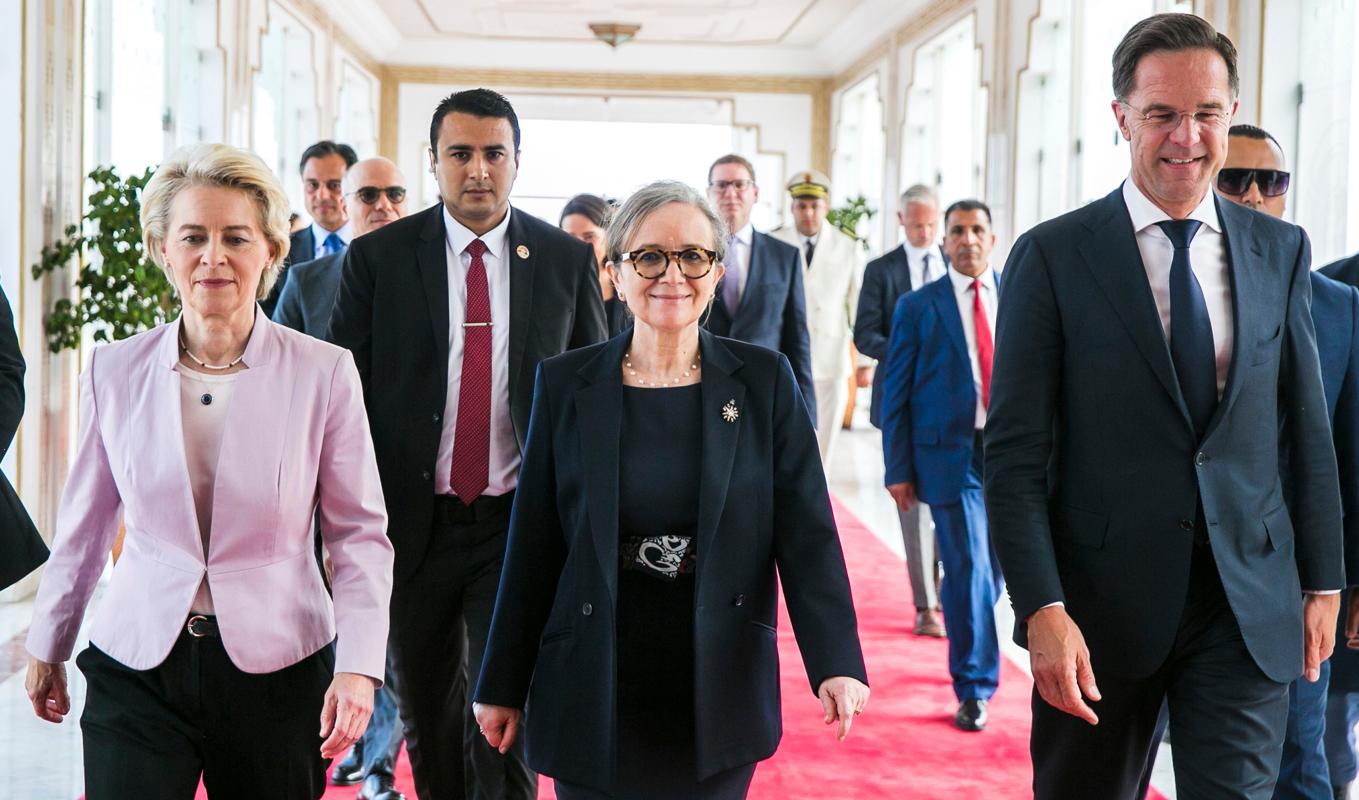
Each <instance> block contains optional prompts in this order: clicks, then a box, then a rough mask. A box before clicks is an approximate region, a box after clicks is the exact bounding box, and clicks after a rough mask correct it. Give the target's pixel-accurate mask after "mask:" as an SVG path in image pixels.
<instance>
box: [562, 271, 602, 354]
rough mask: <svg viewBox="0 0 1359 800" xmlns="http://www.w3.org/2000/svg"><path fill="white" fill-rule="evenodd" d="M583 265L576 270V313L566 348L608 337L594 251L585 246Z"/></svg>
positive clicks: (583, 345)
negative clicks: (577, 276)
mask: <svg viewBox="0 0 1359 800" xmlns="http://www.w3.org/2000/svg"><path fill="white" fill-rule="evenodd" d="M586 250H587V253H586V258H585V261H584V264H583V266H582V267H581V268H580V269H579V270H577V274H578V275H579V276H580V278H579V280H578V281H577V283H576V313H575V314H574V315H573V319H574V320H575V321H574V323H573V324H572V328H571V339H570V344H569V345H568V347H567V349H568V350H574V349H576V348H577V347H585V346H587V345H592V344H596V343H598V342H602V341H604V340H605V339H607V338H609V318H608V315H607V314H605V313H604V295H602V294H601V293H600V291H599V267H598V266H597V265H596V264H595V256H594V251H592V250H590V249H589V248H586Z"/></svg>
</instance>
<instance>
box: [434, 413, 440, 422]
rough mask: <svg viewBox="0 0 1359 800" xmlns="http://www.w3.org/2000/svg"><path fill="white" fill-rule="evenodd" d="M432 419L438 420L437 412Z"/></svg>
mask: <svg viewBox="0 0 1359 800" xmlns="http://www.w3.org/2000/svg"><path fill="white" fill-rule="evenodd" d="M434 421H435V422H438V421H439V415H438V414H435V415H434Z"/></svg>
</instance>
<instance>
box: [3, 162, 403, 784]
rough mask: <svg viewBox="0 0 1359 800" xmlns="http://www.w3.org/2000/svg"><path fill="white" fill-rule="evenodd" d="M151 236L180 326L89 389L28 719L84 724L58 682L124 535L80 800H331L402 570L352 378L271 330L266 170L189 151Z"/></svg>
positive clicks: (172, 171)
mask: <svg viewBox="0 0 1359 800" xmlns="http://www.w3.org/2000/svg"><path fill="white" fill-rule="evenodd" d="M141 218H142V227H143V229H144V236H145V242H146V246H147V251H148V252H150V253H152V255H153V257H154V258H155V260H156V261H157V263H158V264H160V265H161V267H162V268H163V269H164V270H165V271H166V273H167V275H168V276H169V277H170V279H171V281H172V282H173V284H174V286H175V288H176V291H177V292H178V294H179V296H180V298H181V300H182V301H183V313H182V314H181V315H180V317H179V319H178V320H176V321H174V322H171V323H168V324H166V325H162V326H160V327H158V328H156V329H154V330H151V331H148V332H146V333H143V334H140V335H137V336H133V337H132V338H130V339H126V340H124V341H121V342H117V343H115V344H110V345H106V346H103V347H100V348H99V349H97V350H96V351H95V352H94V354H93V357H92V358H91V361H90V365H89V368H88V369H87V370H86V371H85V373H84V374H83V375H82V376H81V383H80V410H81V423H80V434H79V440H78V447H77V453H76V457H75V460H74V462H73V465H72V469H71V474H70V477H69V479H68V480H67V484H66V489H65V492H64V493H63V495H62V500H61V509H60V512H59V514H58V516H57V532H56V537H55V542H54V549H53V553H52V558H51V560H50V561H49V563H48V567H47V571H46V574H45V575H44V576H43V581H42V585H41V586H40V588H39V590H38V598H37V603H36V607H35V609H34V619H33V624H32V627H31V629H30V632H29V636H28V652H29V654H30V660H29V668H28V676H27V682H26V683H27V689H28V693H29V697H30V699H31V700H32V702H33V708H34V711H35V712H36V713H37V714H38V716H39V717H41V718H43V719H46V720H49V721H52V722H60V721H61V720H62V718H63V716H64V715H65V714H67V713H68V712H69V711H70V699H69V696H68V693H67V687H66V672H65V667H64V662H65V661H66V660H67V659H68V658H70V656H71V651H72V649H73V647H74V645H75V642H76V639H77V637H78V634H79V632H80V628H81V620H82V617H83V616H84V611H85V607H86V605H87V604H88V603H89V600H90V595H91V593H92V592H93V591H94V588H95V585H96V582H97V581H98V579H99V576H100V574H101V573H102V571H103V569H104V565H105V562H106V561H107V559H108V553H109V549H110V546H111V544H112V542H113V539H114V536H115V533H116V531H117V529H118V524H119V522H120V521H121V522H122V523H123V524H124V525H125V526H126V529H127V535H126V539H125V543H124V546H123V552H122V556H121V558H120V559H119V561H118V563H117V565H116V566H115V567H114V569H113V575H112V579H111V580H110V582H109V584H108V586H107V587H106V589H105V590H104V592H103V595H102V597H101V598H100V600H99V601H98V603H97V606H98V608H97V611H96V613H95V616H94V620H93V622H92V623H91V625H90V629H89V637H90V646H89V648H88V649H86V650H84V651H83V652H82V653H81V654H80V656H79V658H77V659H76V664H77V666H79V667H80V669H81V671H82V672H83V673H84V674H85V677H86V680H87V681H88V685H89V688H88V693H87V699H86V703H85V710H84V713H83V714H82V716H81V728H82V731H83V735H84V744H85V782H86V793H87V797H89V798H90V800H101V798H117V799H120V800H121V798H134V797H136V798H141V797H183V798H191V797H193V795H194V791H195V788H196V786H197V784H198V781H199V779H200V778H201V779H202V780H203V782H204V783H205V784H206V786H207V789H208V792H209V794H210V795H212V796H214V797H252V798H253V797H260V798H263V797H269V798H316V797H320V796H321V793H322V792H323V791H324V789H325V777H324V775H325V766H326V760H327V759H329V758H331V757H333V756H335V755H337V754H339V753H343V752H344V751H345V750H346V749H347V748H348V747H349V746H350V745H351V744H352V743H353V742H354V741H355V739H357V738H358V737H359V736H360V735H361V734H362V732H363V729H364V727H365V726H366V725H367V722H368V715H369V713H370V712H371V710H372V704H373V689H374V687H375V686H377V685H379V684H380V681H381V679H382V674H383V664H384V658H385V652H386V643H387V623H388V616H387V603H388V597H389V595H390V592H391V581H392V548H391V544H390V543H389V542H388V540H387V536H386V525H387V515H386V509H385V506H384V504H383V499H382V489H381V486H380V484H379V482H378V471H377V464H376V461H375V458H374V454H373V445H372V441H371V438H370V435H369V431H368V422H367V417H366V415H365V412H364V406H363V396H362V390H361V388H360V385H359V377H358V373H357V372H356V370H355V368H354V363H353V360H352V359H351V357H350V355H349V353H348V351H346V350H344V349H342V348H339V347H334V346H332V345H329V344H326V343H324V342H321V341H318V340H316V339H312V338H310V337H307V336H305V335H303V334H300V333H296V332H294V331H291V330H288V329H287V328H284V327H282V326H279V325H275V324H273V323H272V322H270V321H269V319H268V317H266V316H265V315H264V314H263V313H260V312H259V311H258V307H257V305H256V301H257V300H258V299H259V298H262V297H265V296H266V295H267V294H268V293H269V289H270V287H271V286H272V284H273V283H274V279H275V277H276V276H277V274H278V268H279V264H281V263H282V261H283V258H284V256H285V255H286V254H287V250H288V202H287V198H286V197H285V195H284V194H283V189H282V187H281V186H280V185H279V183H278V181H277V179H276V178H274V176H273V175H272V174H271V173H270V172H269V170H268V168H267V167H266V166H265V165H264V162H263V161H261V160H260V159H259V158H258V157H257V156H255V155H253V154H251V153H248V152H245V151H242V150H238V149H235V148H232V147H227V146H224V145H199V146H197V147H195V148H192V149H190V150H187V151H181V152H180V153H178V154H176V155H175V156H173V157H172V158H171V159H170V160H169V161H168V162H166V163H165V164H164V165H162V166H161V168H160V170H159V171H158V172H157V173H156V175H155V177H154V178H153V179H152V180H151V182H150V183H149V184H148V185H147V187H146V190H145V191H144V193H143V206H142V217H141ZM318 505H319V507H320V521H321V526H320V527H321V538H322V540H323V541H324V543H325V546H326V549H327V550H328V552H329V554H330V559H331V562H332V564H333V565H334V578H333V581H332V583H331V587H330V589H331V591H330V592H329V593H328V592H327V589H326V585H325V583H324V580H323V577H322V573H321V570H320V568H319V566H318V564H317V559H316V552H315V545H314V536H313V518H314V511H315V510H316V508H317V506H318ZM332 595H333V600H332ZM332 641H334V642H335V646H334V647H333V648H332V647H331V642H332ZM318 717H319V721H318ZM318 731H319V735H318Z"/></svg>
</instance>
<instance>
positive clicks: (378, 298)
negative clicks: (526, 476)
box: [327, 205, 604, 580]
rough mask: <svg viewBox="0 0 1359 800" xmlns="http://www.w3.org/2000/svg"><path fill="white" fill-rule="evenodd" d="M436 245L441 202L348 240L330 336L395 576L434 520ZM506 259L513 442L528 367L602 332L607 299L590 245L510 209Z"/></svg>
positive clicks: (444, 383) (439, 399) (443, 297)
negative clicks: (366, 456)
mask: <svg viewBox="0 0 1359 800" xmlns="http://www.w3.org/2000/svg"><path fill="white" fill-rule="evenodd" d="M445 242H446V239H445V235H444V217H443V212H442V209H441V206H439V205H435V206H432V207H430V208H428V209H426V210H424V211H421V212H420V213H418V214H413V215H411V216H409V217H406V218H404V219H399V220H397V221H396V222H393V223H390V224H388V225H386V226H384V227H382V228H380V229H378V230H375V231H373V232H371V233H369V234H367V235H365V236H360V237H358V238H356V239H355V240H354V241H353V242H352V243H351V244H350V246H349V249H348V250H347V251H346V255H345V259H344V267H343V270H342V272H341V277H340V288H339V292H338V294H337V295H336V299H335V310H334V311H333V312H332V315H331V319H330V328H329V333H328V334H327V338H328V339H329V340H330V341H332V342H334V343H336V344H339V345H342V346H344V347H347V348H349V349H350V350H352V351H353V352H354V363H355V365H356V366H357V367H358V370H359V377H360V378H361V379H362V381H363V387H364V401H365V403H366V404H367V407H368V419H369V422H370V424H371V426H372V429H373V445H374V447H375V449H376V450H377V462H378V471H379V472H380V473H381V475H382V491H383V494H384V495H385V497H386V500H387V515H388V528H387V533H388V535H389V536H390V537H391V539H392V544H393V546H394V547H395V549H396V567H395V572H396V576H397V579H398V580H400V579H401V578H402V577H407V576H409V575H410V574H411V573H412V572H414V570H415V568H416V567H417V566H419V564H420V560H421V558H422V557H423V555H424V552H425V545H426V543H427V541H428V537H429V531H430V525H431V523H432V522H433V514H434V470H435V459H436V458H437V456H438V451H439V440H440V438H441V436H442V434H443V413H444V401H445V400H446V398H447V391H448V368H449V365H448V341H449V329H448V326H449V322H448V320H449V313H448V259H447V256H446V250H447V247H446V244H445ZM520 248H522V250H520ZM516 251H519V252H523V253H524V254H525V255H524V256H520V255H518V254H517V252H516ZM506 258H507V260H508V264H507V265H506V267H507V268H508V269H509V270H510V398H509V400H510V417H511V418H512V420H513V422H514V433H515V438H516V439H517V440H518V441H519V445H520V447H521V448H522V447H523V443H524V437H525V436H526V435H527V433H528V418H529V409H530V407H531V405H532V402H533V374H534V369H535V367H537V365H538V362H539V361H541V360H542V359H544V358H547V357H548V356H554V355H557V354H558V353H561V352H562V351H564V350H569V349H571V348H575V347H581V346H584V345H587V344H593V343H595V342H598V341H601V340H602V339H603V338H604V302H603V299H602V298H601V297H600V294H599V277H598V274H599V273H598V269H597V268H596V266H595V259H594V251H593V250H591V249H590V246H589V245H587V244H585V243H584V242H580V241H577V240H576V239H573V238H572V237H571V236H569V235H567V234H565V233H562V232H561V231H560V230H558V229H557V228H556V227H555V226H552V225H549V224H547V223H546V222H543V221H542V220H540V219H538V218H536V217H533V216H530V215H528V214H526V213H524V212H523V211H520V210H518V209H515V210H514V211H513V212H512V213H511V215H510V225H509V235H508V241H507V246H506Z"/></svg>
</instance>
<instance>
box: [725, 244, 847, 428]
mask: <svg viewBox="0 0 1359 800" xmlns="http://www.w3.org/2000/svg"><path fill="white" fill-rule="evenodd" d="M704 327H706V328H707V329H708V330H710V331H712V332H713V333H715V334H717V335H718V336H729V337H731V338H732V339H738V340H740V341H742V342H750V343H751V344H758V345H760V346H762V347H767V348H769V349H770V350H777V351H779V352H780V353H783V354H784V355H785V356H787V357H788V363H789V364H791V365H792V367H793V374H794V375H796V376H797V385H798V388H799V389H801V390H802V398H803V399H804V400H806V401H807V413H808V414H810V415H811V418H812V422H813V423H815V422H816V391H815V390H814V389H813V387H812V345H811V339H810V335H809V334H808V333H807V299H806V297H805V296H804V295H803V292H802V253H801V252H800V251H799V250H798V249H797V248H796V247H794V246H792V245H791V244H788V243H787V242H781V241H779V240H778V239H775V238H774V237H772V236H768V235H766V234H763V233H760V232H759V231H756V232H755V234H754V236H753V237H751V242H750V274H748V275H747V276H746V287H745V289H744V290H742V292H741V305H740V306H739V307H738V308H737V309H736V318H735V319H734V320H733V319H732V315H731V311H730V310H728V309H727V306H726V304H725V303H724V302H723V301H722V292H721V290H720V289H719V290H718V292H717V297H716V299H715V300H714V302H713V308H712V313H710V314H709V315H708V319H707V321H706V322H704ZM827 413H830V414H834V413H836V409H829V410H828V411H827Z"/></svg>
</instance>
